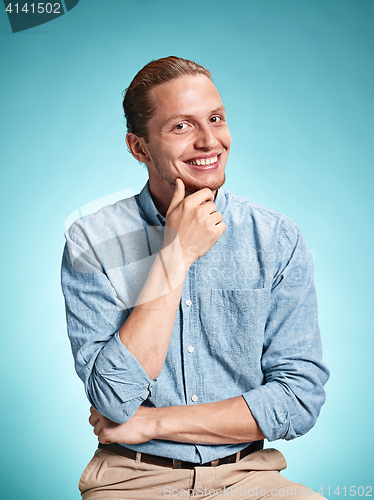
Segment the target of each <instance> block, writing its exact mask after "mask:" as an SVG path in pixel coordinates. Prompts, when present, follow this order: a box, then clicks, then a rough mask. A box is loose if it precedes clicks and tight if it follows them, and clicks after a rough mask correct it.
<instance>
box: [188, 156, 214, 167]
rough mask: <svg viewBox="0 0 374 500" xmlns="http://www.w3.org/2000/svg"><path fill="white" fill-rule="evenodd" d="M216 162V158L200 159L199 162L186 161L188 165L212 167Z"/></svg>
mask: <svg viewBox="0 0 374 500" xmlns="http://www.w3.org/2000/svg"><path fill="white" fill-rule="evenodd" d="M217 161H218V156H213V157H212V158H201V159H200V160H191V161H186V163H188V164H189V165H212V164H213V163H216V162H217Z"/></svg>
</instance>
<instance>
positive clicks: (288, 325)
mask: <svg viewBox="0 0 374 500" xmlns="http://www.w3.org/2000/svg"><path fill="white" fill-rule="evenodd" d="M278 243H279V244H278V251H279V253H278V255H279V258H278V259H277V261H278V263H279V264H278V267H277V269H275V275H274V278H273V286H272V290H271V295H270V307H269V314H268V318H267V321H266V327H265V340H264V348H263V356H262V360H261V363H262V371H263V373H264V384H263V385H262V386H260V387H258V388H256V389H253V390H251V391H249V392H247V393H245V394H243V397H244V399H245V400H246V402H247V404H248V406H249V408H250V410H251V412H252V414H253V416H254V418H255V419H256V421H257V423H258V425H259V426H260V428H261V430H262V432H263V433H264V435H265V437H266V438H267V439H268V440H269V441H275V440H277V439H286V440H290V439H294V438H296V437H299V436H301V435H303V434H305V433H306V432H307V431H308V430H309V429H311V428H312V427H313V425H314V424H315V422H316V420H317V417H318V415H319V412H320V409H321V407H322V405H323V403H324V402H325V391H324V388H323V387H324V384H325V383H326V382H327V380H328V378H329V370H328V368H327V367H326V365H325V364H324V363H323V361H322V346H321V338H320V331H319V327H318V318H317V299H316V291H315V287H314V282H313V261H312V257H311V254H310V251H309V250H308V248H307V246H306V244H305V241H304V239H303V237H302V235H301V233H300V231H299V229H298V227H297V226H296V224H294V223H291V221H287V222H286V223H284V224H283V225H282V227H281V230H280V233H279V242H278Z"/></svg>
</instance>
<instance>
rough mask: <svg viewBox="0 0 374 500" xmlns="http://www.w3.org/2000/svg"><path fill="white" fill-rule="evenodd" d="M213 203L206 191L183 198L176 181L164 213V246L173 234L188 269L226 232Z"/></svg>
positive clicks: (182, 186) (183, 187)
mask: <svg viewBox="0 0 374 500" xmlns="http://www.w3.org/2000/svg"><path fill="white" fill-rule="evenodd" d="M213 200H214V196H213V192H212V191H211V190H210V189H209V188H203V189H200V190H199V191H196V192H195V193H193V194H191V195H189V196H188V197H186V198H185V186H184V183H183V181H182V179H179V178H178V179H176V187H175V191H174V195H173V198H172V200H171V203H170V206H169V208H168V211H167V212H166V224H165V242H164V247H165V246H167V245H168V244H169V243H170V242H171V241H172V240H173V239H174V237H175V231H176V234H177V237H178V238H179V243H180V245H181V248H182V253H183V259H184V262H185V266H186V268H187V269H188V268H189V267H190V266H191V265H192V264H193V263H194V262H195V261H197V260H198V259H199V258H200V257H202V256H203V255H205V254H206V253H207V252H208V251H209V250H210V249H211V248H212V246H213V245H214V244H215V243H217V241H218V240H219V238H220V237H221V236H222V234H223V233H224V232H225V230H226V224H225V223H224V222H223V221H222V214H221V213H220V212H216V208H217V207H216V204H215V203H214V201H213ZM168 228H171V230H170V229H169V230H168ZM173 230H174V231H173Z"/></svg>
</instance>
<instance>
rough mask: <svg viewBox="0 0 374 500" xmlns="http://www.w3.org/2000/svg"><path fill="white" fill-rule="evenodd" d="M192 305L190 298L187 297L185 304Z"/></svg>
mask: <svg viewBox="0 0 374 500" xmlns="http://www.w3.org/2000/svg"><path fill="white" fill-rule="evenodd" d="M190 305H192V300H190V299H188V300H186V306H188V307H190Z"/></svg>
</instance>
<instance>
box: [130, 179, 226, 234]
mask: <svg viewBox="0 0 374 500" xmlns="http://www.w3.org/2000/svg"><path fill="white" fill-rule="evenodd" d="M139 201H140V205H141V206H142V209H143V210H144V212H145V214H146V215H147V217H148V219H149V221H150V224H151V226H159V225H162V226H164V225H165V217H164V216H163V215H161V214H160V212H159V211H158V210H157V208H156V206H155V204H154V203H153V200H152V196H151V191H150V189H149V181H147V183H146V185H145V186H144V188H143V189H142V190H141V192H140V193H139ZM214 202H215V204H216V206H217V211H218V212H221V213H223V210H224V208H225V189H222V188H221V189H218V191H217V195H216V198H215V200H214Z"/></svg>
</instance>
